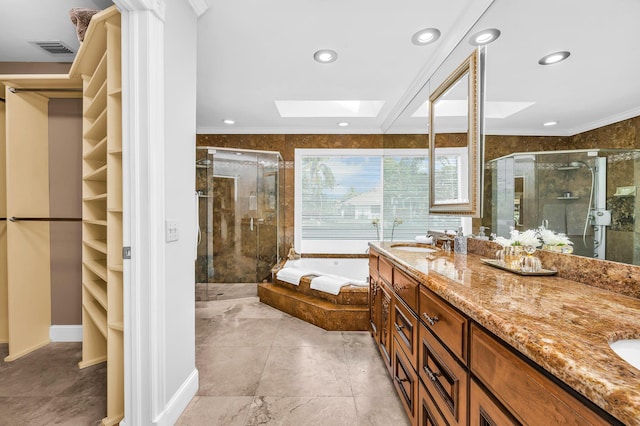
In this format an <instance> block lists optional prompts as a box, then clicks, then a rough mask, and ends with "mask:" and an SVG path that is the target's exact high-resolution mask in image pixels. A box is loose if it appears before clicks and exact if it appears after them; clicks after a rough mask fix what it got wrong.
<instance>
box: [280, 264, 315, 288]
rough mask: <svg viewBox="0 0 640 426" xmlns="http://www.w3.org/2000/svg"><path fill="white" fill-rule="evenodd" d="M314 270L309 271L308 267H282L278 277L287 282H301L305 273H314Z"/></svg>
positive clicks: (294, 283) (295, 283)
mask: <svg viewBox="0 0 640 426" xmlns="http://www.w3.org/2000/svg"><path fill="white" fill-rule="evenodd" d="M312 274H313V272H311V271H308V270H306V269H298V268H282V269H280V270H279V271H278V273H277V274H276V278H278V279H279V280H280V281H284V282H287V283H289V284H293V285H299V284H300V278H302V277H304V276H305V275H312Z"/></svg>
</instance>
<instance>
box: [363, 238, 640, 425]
mask: <svg viewBox="0 0 640 426" xmlns="http://www.w3.org/2000/svg"><path fill="white" fill-rule="evenodd" d="M370 245H371V246H372V247H373V248H374V249H375V250H376V251H378V252H380V253H381V254H382V255H384V256H386V257H388V258H389V259H390V260H391V261H392V262H393V263H394V264H395V265H396V267H397V268H398V269H400V270H402V271H404V272H406V273H407V274H408V275H409V276H410V277H413V278H415V279H416V280H417V281H419V282H420V283H421V285H422V286H425V287H426V288H428V289H429V290H431V291H433V292H435V293H436V294H437V295H438V296H440V297H441V298H443V299H444V300H446V301H448V302H449V303H451V304H452V305H453V306H454V307H456V308H457V309H459V310H460V311H462V313H464V314H465V315H467V316H468V317H469V318H470V319H471V320H473V321H475V322H476V323H477V324H479V325H480V326H482V327H484V328H485V329H487V330H488V331H490V332H491V333H493V334H494V335H496V336H497V337H498V338H500V339H502V340H503V341H504V342H506V344H507V345H509V346H510V347H512V348H514V349H515V350H516V351H518V352H519V353H521V354H522V355H524V356H525V357H526V358H528V359H530V360H531V361H533V363H535V364H537V365H538V366H539V367H541V368H542V369H543V370H546V371H547V372H548V373H550V374H551V375H553V376H555V377H556V378H558V379H560V380H561V381H562V382H564V383H565V384H567V385H568V386H569V387H571V388H573V389H574V390H576V391H577V392H578V393H579V394H581V395H583V396H584V397H586V398H587V399H588V400H590V401H592V402H593V403H594V404H595V405H596V406H598V407H600V408H602V409H603V410H604V411H606V412H608V413H610V414H611V415H612V416H614V417H615V418H617V419H619V420H620V421H621V422H623V423H625V424H630V425H631V424H638V425H640V388H639V386H638V383H639V382H640V371H639V370H637V369H635V368H634V367H632V366H631V365H629V364H627V363H626V362H625V361H623V360H622V359H621V358H619V357H618V356H617V355H616V354H615V353H614V352H613V351H612V350H611V349H610V347H609V344H608V343H609V342H610V341H614V340H618V339H624V338H638V337H640V321H638V320H639V319H640V299H638V298H637V297H630V296H633V295H636V296H637V295H638V289H637V288H636V287H638V284H637V283H638V282H640V281H638V279H637V275H636V274H637V271H636V269H640V268H638V267H633V266H630V267H629V270H627V269H625V266H627V265H622V264H617V263H614V262H604V261H597V262H594V261H593V259H585V258H580V257H578V256H570V255H558V254H556V255H554V256H552V255H551V254H550V253H544V252H541V253H540V255H541V258H542V262H543V265H544V267H545V268H549V267H552V268H558V270H559V273H558V275H556V276H553V277H532V276H526V277H522V276H518V275H516V274H511V273H509V272H505V271H502V270H499V269H496V268H493V267H491V266H488V265H485V264H483V263H482V262H481V261H480V259H482V258H487V257H493V253H495V250H496V246H495V245H494V244H493V243H488V242H485V241H479V240H469V254H467V255H453V254H447V253H444V252H439V253H437V254H435V255H432V256H430V259H433V260H429V259H427V258H426V256H425V255H424V253H413V252H407V251H400V250H397V249H394V248H392V247H391V244H389V243H370ZM582 259H585V260H587V261H589V260H590V262H584V263H582V262H581V260H582ZM570 278H575V279H580V280H582V281H583V282H590V283H592V284H593V285H586V284H583V283H580V282H576V281H574V280H572V279H570ZM634 281H635V285H634ZM605 288H608V290H607V289H605Z"/></svg>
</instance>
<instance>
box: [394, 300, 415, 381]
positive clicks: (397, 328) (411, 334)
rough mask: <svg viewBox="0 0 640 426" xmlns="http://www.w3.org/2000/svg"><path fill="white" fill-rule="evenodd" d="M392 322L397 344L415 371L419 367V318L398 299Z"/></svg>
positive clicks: (395, 303)
mask: <svg viewBox="0 0 640 426" xmlns="http://www.w3.org/2000/svg"><path fill="white" fill-rule="evenodd" d="M391 321H392V330H391V332H392V334H393V337H394V339H395V344H396V345H399V346H400V347H401V348H402V350H403V351H404V353H405V355H406V356H407V358H408V359H409V361H410V362H411V365H412V366H413V368H414V370H415V369H416V367H417V365H418V346H419V345H418V318H417V317H416V314H415V313H414V312H412V311H411V310H410V309H409V308H408V307H407V306H406V305H405V304H404V302H402V300H398V299H396V300H395V302H394V304H393V311H392V315H391Z"/></svg>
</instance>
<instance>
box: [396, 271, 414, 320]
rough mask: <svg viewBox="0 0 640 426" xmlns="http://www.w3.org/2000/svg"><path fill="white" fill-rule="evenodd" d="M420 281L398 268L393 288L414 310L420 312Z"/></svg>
mask: <svg viewBox="0 0 640 426" xmlns="http://www.w3.org/2000/svg"><path fill="white" fill-rule="evenodd" d="M418 287H419V285H418V282H417V281H415V280H414V279H413V278H410V277H408V276H407V275H406V274H405V273H404V272H402V271H400V270H399V269H396V270H395V272H394V274H393V290H394V291H395V292H396V294H397V295H398V296H400V297H401V298H402V300H404V301H405V302H406V303H407V306H409V308H411V310H413V311H414V312H418Z"/></svg>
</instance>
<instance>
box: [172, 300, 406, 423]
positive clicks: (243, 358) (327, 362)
mask: <svg viewBox="0 0 640 426" xmlns="http://www.w3.org/2000/svg"><path fill="white" fill-rule="evenodd" d="M196 366H197V368H198V370H199V373H200V389H199V391H198V394H197V396H196V397H195V398H194V399H193V401H192V402H191V404H190V405H189V407H188V408H187V409H186V411H185V412H184V414H183V415H182V417H181V418H180V419H179V421H178V423H177V424H178V425H183V426H186V425H193V426H196V425H225V426H227V425H228V426H234V425H295V426H300V425H327V426H335V425H363V426H364V425H385V426H389V425H393V426H397V425H408V424H409V423H408V421H407V418H406V416H405V414H404V411H403V409H402V406H401V403H400V400H399V398H398V396H397V395H396V393H395V391H394V389H393V385H392V382H391V379H390V378H389V376H388V374H387V372H386V370H385V368H384V365H383V362H382V358H381V357H380V355H379V354H378V352H377V348H376V347H375V343H374V341H373V339H372V338H371V336H370V335H369V333H367V332H339V331H334V332H330V331H325V330H323V329H321V328H318V327H315V326H313V325H311V324H308V323H306V322H304V321H301V320H299V319H297V318H294V317H291V316H290V315H287V314H285V313H282V312H280V311H278V310H276V309H273V308H271V307H270V306H267V305H264V304H262V303H260V302H259V301H258V298H257V297H247V298H240V299H228V300H218V301H209V302H197V303H196Z"/></svg>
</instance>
